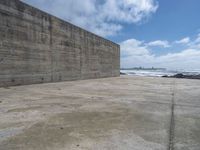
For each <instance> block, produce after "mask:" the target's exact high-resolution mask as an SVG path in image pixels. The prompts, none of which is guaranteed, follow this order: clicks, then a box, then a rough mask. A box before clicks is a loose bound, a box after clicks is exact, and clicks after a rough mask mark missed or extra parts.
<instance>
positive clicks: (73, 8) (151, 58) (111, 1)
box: [23, 0, 200, 69]
mask: <svg viewBox="0 0 200 150" xmlns="http://www.w3.org/2000/svg"><path fill="white" fill-rule="evenodd" d="M23 1H24V2H26V3H29V4H31V5H33V6H35V7H37V8H40V9H42V10H44V11H46V12H48V13H50V14H53V15H55V16H57V17H59V18H62V19H64V20H66V21H69V22H71V23H73V24H75V25H78V26H80V27H83V28H85V29H87V30H89V31H91V32H94V33H96V34H98V35H101V36H103V37H109V36H111V37H114V38H115V37H117V36H120V35H121V34H124V33H123V31H125V30H129V29H130V28H126V27H127V25H129V26H131V25H137V26H140V25H142V24H145V23H147V22H148V21H149V18H151V17H152V18H153V17H154V15H155V14H157V13H160V12H158V10H159V9H160V2H162V1H160V2H159V0H101V1H99V0H84V1H80V0H23ZM169 2H170V1H169ZM169 6H170V5H169ZM162 9H163V7H162ZM177 16H178V15H177ZM150 20H151V19H150ZM170 21H173V20H168V22H170ZM132 28H134V27H132ZM153 28H154V27H153ZM155 28H156V27H155ZM163 32H164V31H163ZM166 32H167V31H166ZM198 32H200V30H199V31H198ZM163 35H165V34H164V33H163ZM185 36H186V37H182V38H180V39H176V40H173V41H172V40H171V39H170V40H169V39H168V40H167V39H166V40H163V39H162V40H161V39H157V40H152V41H151V40H150V41H149V40H146V39H143V40H142V41H141V40H138V39H137V37H135V36H132V37H130V36H127V37H126V36H125V38H124V40H123V41H121V42H119V44H120V45H121V67H123V68H128V67H139V66H142V67H152V66H153V67H164V68H169V69H200V34H196V35H195V37H190V35H189V36H188V35H185ZM155 37H156V36H155ZM114 38H113V39H114ZM163 38H164V39H165V37H163ZM111 40H112V38H111ZM170 41H171V42H170ZM177 49H178V50H177ZM162 51H163V52H165V53H162Z"/></svg>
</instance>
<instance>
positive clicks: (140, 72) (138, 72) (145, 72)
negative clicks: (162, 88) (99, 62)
mask: <svg viewBox="0 0 200 150" xmlns="http://www.w3.org/2000/svg"><path fill="white" fill-rule="evenodd" d="M121 73H124V74H126V75H134V76H149V77H162V76H166V75H167V76H173V75H176V74H178V73H182V74H184V75H200V70H167V69H152V70H151V69H127V70H126V69H123V70H121Z"/></svg>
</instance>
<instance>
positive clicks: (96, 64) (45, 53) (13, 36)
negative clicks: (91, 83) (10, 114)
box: [0, 0, 120, 86]
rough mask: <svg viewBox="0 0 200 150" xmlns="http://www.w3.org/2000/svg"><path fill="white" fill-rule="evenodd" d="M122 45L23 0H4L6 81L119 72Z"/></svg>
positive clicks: (1, 34)
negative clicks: (22, 0)
mask: <svg viewBox="0 0 200 150" xmlns="http://www.w3.org/2000/svg"><path fill="white" fill-rule="evenodd" d="M119 68H120V47H119V45H117V44H115V43H113V42H111V41H108V40H106V39H103V38H101V37H99V36H97V35H94V34H92V33H90V32H88V31H85V30H83V29H81V28H79V27H76V26H74V25H72V24H70V23H68V22H64V21H62V20H60V19H58V18H56V17H54V16H51V15H49V14H47V13H44V12H42V11H40V10H38V9H36V8H33V7H31V6H29V5H27V4H24V3H22V2H21V1H19V0H0V86H7V85H24V84H32V83H44V82H57V81H66V80H77V79H90V78H101V77H112V76H119V74H120V72H119Z"/></svg>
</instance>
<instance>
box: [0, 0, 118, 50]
mask: <svg viewBox="0 0 200 150" xmlns="http://www.w3.org/2000/svg"><path fill="white" fill-rule="evenodd" d="M1 1H13V0H1ZM1 1H0V3H1ZM14 1H15V3H16V2H18V3H19V4H20V5H22V6H25V7H26V8H29V9H32V10H35V11H37V13H41V15H46V16H48V17H53V18H54V19H56V20H58V21H61V22H64V23H65V24H68V25H71V26H73V27H75V28H78V29H80V30H83V31H84V32H86V33H87V34H92V35H93V36H95V37H97V38H99V39H101V40H103V41H104V42H107V43H111V44H114V45H116V46H117V47H118V48H120V45H119V44H118V43H115V42H113V41H111V40H109V39H106V38H104V37H102V36H99V35H97V34H95V33H93V32H91V31H88V30H86V29H84V28H82V27H79V26H77V25H75V24H72V23H70V22H68V21H66V20H63V19H61V18H59V17H56V16H54V15H53V14H49V13H48V12H45V11H43V10H41V9H38V8H36V7H34V6H31V5H29V4H27V3H25V2H23V0H14Z"/></svg>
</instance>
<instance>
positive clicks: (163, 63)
mask: <svg viewBox="0 0 200 150" xmlns="http://www.w3.org/2000/svg"><path fill="white" fill-rule="evenodd" d="M120 45H121V51H122V52H121V53H122V54H123V55H122V57H121V67H123V68H126V67H138V66H143V67H152V66H154V67H163V68H168V69H200V47H199V48H187V49H183V50H182V51H181V52H176V53H168V54H166V55H161V56H156V55H154V54H152V53H151V52H150V49H149V47H146V46H144V45H146V44H145V43H144V42H141V41H138V40H135V39H130V40H127V41H124V42H122V43H121V44H120ZM126 54H127V55H126ZM137 54H139V55H137Z"/></svg>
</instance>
